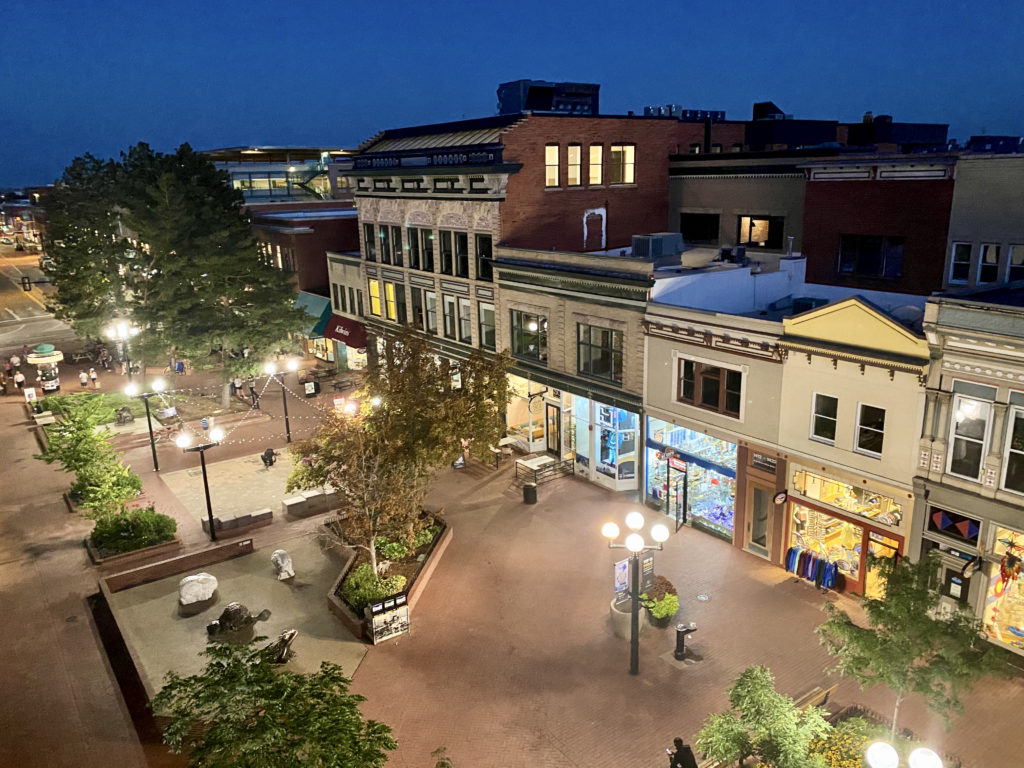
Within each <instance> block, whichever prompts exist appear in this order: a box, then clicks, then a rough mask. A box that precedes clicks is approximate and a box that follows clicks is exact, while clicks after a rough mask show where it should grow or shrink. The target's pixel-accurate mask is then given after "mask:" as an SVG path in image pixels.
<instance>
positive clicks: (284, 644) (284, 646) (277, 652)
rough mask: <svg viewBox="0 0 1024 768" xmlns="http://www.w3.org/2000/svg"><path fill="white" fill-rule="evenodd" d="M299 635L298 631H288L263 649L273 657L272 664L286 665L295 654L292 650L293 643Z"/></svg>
mask: <svg viewBox="0 0 1024 768" xmlns="http://www.w3.org/2000/svg"><path fill="white" fill-rule="evenodd" d="M298 634H299V630H297V629H286V630H285V631H284V632H282V633H281V634H280V636H279V637H278V638H277V640H275V641H274V642H272V643H271V644H270V645H268V646H267V647H266V648H264V649H263V650H264V651H265V652H266V653H267V654H268V655H270V656H271V662H272V663H273V664H286V663H287V662H288V660H289V659H290V658H291V657H292V656H293V655H294V653H295V652H294V651H293V650H292V642H293V641H294V640H295V636H296V635H298Z"/></svg>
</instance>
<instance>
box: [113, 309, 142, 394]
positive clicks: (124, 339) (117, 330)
mask: <svg viewBox="0 0 1024 768" xmlns="http://www.w3.org/2000/svg"><path fill="white" fill-rule="evenodd" d="M138 334H139V329H138V328H136V327H135V326H134V325H130V324H129V323H128V322H127V321H126V320H119V321H118V322H116V323H113V324H112V325H111V326H110V327H109V328H107V336H109V337H110V338H111V339H113V340H114V341H117V342H118V343H120V344H122V345H123V347H124V359H125V362H126V363H127V364H128V381H131V380H132V350H131V346H130V345H129V343H128V340H129V339H130V338H131V337H132V336H138Z"/></svg>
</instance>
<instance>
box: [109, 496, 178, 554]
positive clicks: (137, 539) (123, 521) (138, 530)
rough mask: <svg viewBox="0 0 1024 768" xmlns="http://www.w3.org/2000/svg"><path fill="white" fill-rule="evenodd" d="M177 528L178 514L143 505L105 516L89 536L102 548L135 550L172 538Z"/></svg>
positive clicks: (115, 550) (122, 550)
mask: <svg viewBox="0 0 1024 768" xmlns="http://www.w3.org/2000/svg"><path fill="white" fill-rule="evenodd" d="M177 530H178V524H177V523H176V522H175V521H174V518H172V517H168V516H167V515H164V514H161V513H159V512H157V511H156V510H155V509H153V507H142V508H140V509H129V510H124V511H122V512H118V513H115V514H111V515H105V516H104V517H101V518H100V519H98V520H97V521H96V525H95V527H94V528H93V529H92V534H91V536H90V537H89V538H90V540H91V541H92V544H93V546H94V547H96V548H98V549H103V550H107V551H110V552H133V551H135V550H136V549H142V548H143V547H150V546H153V545H154V544H162V543H163V542H165V541H170V540H171V539H173V538H174V534H175V532H176V531H177Z"/></svg>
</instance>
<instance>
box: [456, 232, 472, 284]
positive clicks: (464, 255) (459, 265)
mask: <svg viewBox="0 0 1024 768" xmlns="http://www.w3.org/2000/svg"><path fill="white" fill-rule="evenodd" d="M452 247H453V250H454V256H453V258H454V264H453V267H454V270H455V275H454V277H464V278H466V279H469V233H468V232H452Z"/></svg>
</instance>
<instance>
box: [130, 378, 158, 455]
mask: <svg viewBox="0 0 1024 768" xmlns="http://www.w3.org/2000/svg"><path fill="white" fill-rule="evenodd" d="M152 386H153V391H152V392H139V388H138V386H137V385H135V384H134V383H130V384H128V386H127V387H125V388H124V393H125V394H126V395H128V397H136V396H138V397H141V398H142V402H143V403H144V404H145V406H146V424H147V426H148V427H149V448H150V450H151V451H153V471H154V472H159V471H160V462H159V461H158V460H157V458H156V438H154V437H153V418H152V417H151V416H150V413H149V398H151V397H153V395H159V394H160V393H161V392H163V391H164V386H165V385H164V380H163V379H157V380H156V381H154V382H153V385H152Z"/></svg>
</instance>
